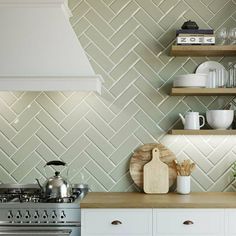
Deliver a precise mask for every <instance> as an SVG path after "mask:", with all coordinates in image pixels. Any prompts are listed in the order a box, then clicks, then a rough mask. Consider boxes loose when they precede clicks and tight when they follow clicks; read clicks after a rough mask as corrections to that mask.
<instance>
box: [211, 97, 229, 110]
mask: <svg viewBox="0 0 236 236" xmlns="http://www.w3.org/2000/svg"><path fill="white" fill-rule="evenodd" d="M232 99H233V97H230V96H220V97H216V99H215V100H214V102H212V103H211V105H210V106H208V109H209V110H216V109H223V108H224V107H225V106H226V105H227V104H228V103H229V102H230V101H231V100H232Z"/></svg>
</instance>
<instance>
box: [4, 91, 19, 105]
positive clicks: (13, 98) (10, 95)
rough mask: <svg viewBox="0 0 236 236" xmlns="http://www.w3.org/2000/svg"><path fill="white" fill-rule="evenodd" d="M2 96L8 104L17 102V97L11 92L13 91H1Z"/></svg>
mask: <svg viewBox="0 0 236 236" xmlns="http://www.w3.org/2000/svg"><path fill="white" fill-rule="evenodd" d="M0 98H1V99H2V100H4V102H5V103H6V104H7V105H8V106H11V105H12V104H13V103H14V102H16V100H17V97H16V96H15V95H14V94H13V93H11V92H4V91H2V92H0Z"/></svg>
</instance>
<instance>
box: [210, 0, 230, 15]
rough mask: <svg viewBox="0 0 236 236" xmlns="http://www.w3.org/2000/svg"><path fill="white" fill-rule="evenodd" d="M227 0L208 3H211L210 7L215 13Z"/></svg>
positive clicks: (215, 0)
mask: <svg viewBox="0 0 236 236" xmlns="http://www.w3.org/2000/svg"><path fill="white" fill-rule="evenodd" d="M208 2H209V1H208ZM227 2H228V1H227V0H214V1H212V2H210V4H209V3H208V4H209V5H208V8H209V9H210V10H211V11H213V12H214V13H217V12H218V11H219V10H220V9H221V8H222V6H223V5H224V4H226V3H227Z"/></svg>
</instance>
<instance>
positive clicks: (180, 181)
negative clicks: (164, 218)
mask: <svg viewBox="0 0 236 236" xmlns="http://www.w3.org/2000/svg"><path fill="white" fill-rule="evenodd" d="M177 193H179V194H189V193H190V176H180V175H178V176H177Z"/></svg>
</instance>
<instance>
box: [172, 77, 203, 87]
mask: <svg viewBox="0 0 236 236" xmlns="http://www.w3.org/2000/svg"><path fill="white" fill-rule="evenodd" d="M206 81H207V74H186V75H177V76H175V78H174V82H173V86H174V87H206Z"/></svg>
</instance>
